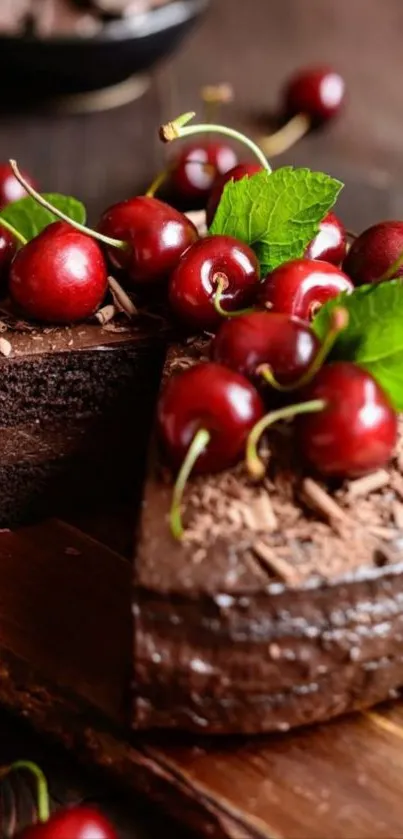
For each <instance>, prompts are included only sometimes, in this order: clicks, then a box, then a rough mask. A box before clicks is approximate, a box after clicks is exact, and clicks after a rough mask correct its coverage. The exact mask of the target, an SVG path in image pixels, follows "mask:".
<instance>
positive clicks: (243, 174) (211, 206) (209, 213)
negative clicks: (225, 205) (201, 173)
mask: <svg viewBox="0 0 403 839" xmlns="http://www.w3.org/2000/svg"><path fill="white" fill-rule="evenodd" d="M261 171H262V167H261V166H259V165H258V164H257V163H238V165H237V166H233V167H232V169H229V170H228V172H225V174H224V175H219V176H218V177H216V179H215V181H214V184H213V188H212V190H211V193H210V197H209V199H208V202H207V207H206V221H207V226H208V227H210V224H212V222H213V218H214V216H215V214H216V210H217V207H218V205H219V203H220V200H221V196H222V194H223V191H224V187H225V184H226V183H228V181H240V180H242V178H250V177H251V175H256V174H257V173H258V172H261Z"/></svg>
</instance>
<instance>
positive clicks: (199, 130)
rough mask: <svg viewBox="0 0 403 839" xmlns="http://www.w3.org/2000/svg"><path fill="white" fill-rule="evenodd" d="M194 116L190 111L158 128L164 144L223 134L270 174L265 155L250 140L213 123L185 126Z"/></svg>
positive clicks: (224, 126) (230, 129)
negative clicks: (246, 149)
mask: <svg viewBox="0 0 403 839" xmlns="http://www.w3.org/2000/svg"><path fill="white" fill-rule="evenodd" d="M195 116H196V114H195V113H194V111H191V112H189V113H187V114H181V116H179V117H177V118H176V119H174V120H173V121H172V122H167V123H166V125H162V126H161V128H160V137H161V140H162V141H163V142H164V143H171V142H172V140H177V139H179V138H182V137H191V136H193V135H194V134H204V133H207V134H212V133H216V134H224V135H225V136H226V137H231V138H232V139H233V140H238V141H239V142H240V143H243V145H244V146H246V147H247V148H248V149H250V151H251V152H253V154H254V155H255V156H256V157H257V159H258V161H259V163H260V164H261V166H262V167H263V168H264V169H266V170H267V172H269V173H270V172H271V166H270V163H269V161H268V160H267V159H266V157H265V155H264V154H263V152H262V149H260V148H259V146H257V145H256V143H254V142H253V140H250V139H249V137H247V136H246V135H245V134H241V132H240V131H236V130H235V129H234V128H229V127H228V126H226V125H216V124H215V123H208V122H207V123H200V124H199V125H189V126H188V125H187V123H188V122H190V120H191V119H193V117H195Z"/></svg>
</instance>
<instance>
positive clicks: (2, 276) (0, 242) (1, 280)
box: [0, 226, 17, 296]
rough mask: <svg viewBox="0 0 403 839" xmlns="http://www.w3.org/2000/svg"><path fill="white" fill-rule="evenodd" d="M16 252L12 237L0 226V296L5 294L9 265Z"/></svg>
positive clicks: (15, 244)
mask: <svg viewBox="0 0 403 839" xmlns="http://www.w3.org/2000/svg"><path fill="white" fill-rule="evenodd" d="M16 250H17V242H16V240H15V239H14V237H13V236H12V235H11V233H9V231H8V230H6V228H5V227H1V226H0V296H3V295H4V294H7V291H8V275H9V271H10V265H11V263H12V260H13V257H14V254H15V253H16Z"/></svg>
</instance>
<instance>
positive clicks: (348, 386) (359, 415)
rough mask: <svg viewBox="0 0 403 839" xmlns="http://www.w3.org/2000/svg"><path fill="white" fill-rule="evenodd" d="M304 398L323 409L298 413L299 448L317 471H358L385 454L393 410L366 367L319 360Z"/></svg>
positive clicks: (392, 434)
mask: <svg viewBox="0 0 403 839" xmlns="http://www.w3.org/2000/svg"><path fill="white" fill-rule="evenodd" d="M304 398H305V399H306V400H317V399H318V400H323V401H324V408H323V410H321V411H319V412H318V413H314V414H310V415H309V416H307V415H306V416H301V417H299V418H298V435H299V442H300V446H301V451H302V452H303V454H304V456H305V457H306V459H307V460H308V461H309V462H310V463H311V464H312V465H313V466H315V468H316V469H317V470H318V471H319V472H321V473H322V474H323V475H336V476H349V475H351V476H354V475H360V474H363V473H365V472H371V471H373V470H375V469H379V468H380V467H381V466H384V465H385V463H387V461H388V460H389V459H390V457H391V455H392V452H393V449H394V447H395V445H396V441H397V425H398V424H397V415H396V413H395V412H394V410H393V408H392V406H391V404H390V402H389V399H388V397H387V395H386V394H385V393H384V391H383V390H382V388H381V387H380V386H379V385H378V383H377V382H376V381H375V379H374V378H373V376H371V375H370V373H368V372H367V371H366V370H363V369H362V368H360V367H358V366H357V365H356V364H353V363H352V362H348V361H338V362H334V363H333V364H328V365H325V366H324V367H322V369H321V370H320V371H319V373H318V374H317V376H316V377H315V379H314V380H313V381H312V382H311V383H310V384H309V385H308V386H307V388H306V390H305V392H304Z"/></svg>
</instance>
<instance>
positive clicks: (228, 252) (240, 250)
mask: <svg viewBox="0 0 403 839" xmlns="http://www.w3.org/2000/svg"><path fill="white" fill-rule="evenodd" d="M219 281H220V282H222V283H223V284H224V285H225V288H224V291H223V293H222V295H220V303H221V304H222V308H223V309H224V310H226V311H234V310H237V309H239V308H240V307H241V306H245V305H246V306H247V305H249V304H250V303H251V302H252V301H253V300H254V298H255V296H256V291H257V287H258V283H259V263H258V260H257V258H256V256H255V254H254V253H253V251H252V250H251V248H250V247H249V246H248V245H245V244H244V243H243V242H238V240H237V239H233V238H232V237H231V236H207V237H206V238H205V239H200V240H199V241H198V242H196V244H194V245H192V247H191V248H189V250H188V251H187V252H186V253H185V254H184V255H183V257H182V259H181V260H180V262H179V263H178V265H177V267H176V269H175V271H174V272H173V274H172V276H171V279H170V283H169V302H170V304H171V308H172V311H173V312H174V314H175V315H176V316H177V317H178V318H179V319H180V320H181V321H183V322H184V323H185V324H186V325H187V326H189V327H194V328H196V329H214V328H215V327H216V326H217V324H219V323H220V321H221V319H222V315H221V314H220V312H219V311H217V310H216V308H215V306H214V298H215V295H216V294H217V284H218V282H219Z"/></svg>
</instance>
